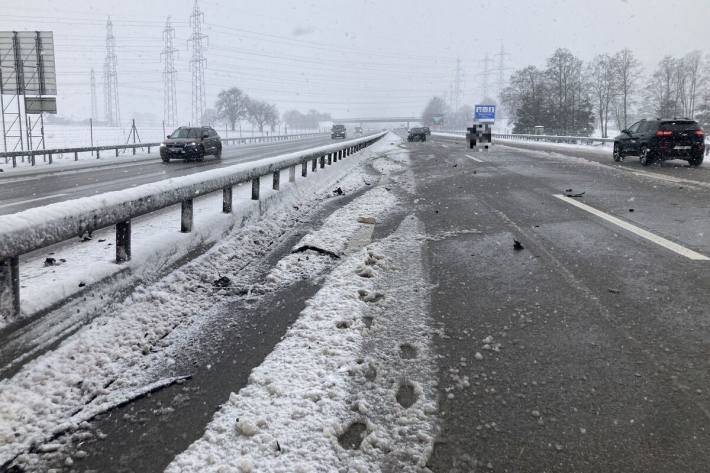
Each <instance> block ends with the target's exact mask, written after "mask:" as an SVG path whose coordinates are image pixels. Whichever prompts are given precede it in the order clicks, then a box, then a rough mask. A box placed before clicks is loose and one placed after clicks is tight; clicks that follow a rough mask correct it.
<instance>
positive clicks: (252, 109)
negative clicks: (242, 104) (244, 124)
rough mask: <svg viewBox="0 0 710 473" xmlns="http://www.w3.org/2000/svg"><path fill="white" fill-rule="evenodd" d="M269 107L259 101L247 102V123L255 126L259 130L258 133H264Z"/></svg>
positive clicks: (269, 112) (251, 100)
mask: <svg viewBox="0 0 710 473" xmlns="http://www.w3.org/2000/svg"><path fill="white" fill-rule="evenodd" d="M271 112H272V111H271V105H269V104H268V103H266V102H262V101H261V100H255V99H249V100H248V101H247V114H248V120H249V123H251V124H252V125H255V126H257V127H258V128H259V133H263V132H264V125H266V123H267V121H268V120H269V117H270V114H271Z"/></svg>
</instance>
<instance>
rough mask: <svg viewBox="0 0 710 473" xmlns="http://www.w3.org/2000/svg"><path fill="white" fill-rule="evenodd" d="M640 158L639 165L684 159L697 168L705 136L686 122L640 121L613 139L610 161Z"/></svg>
mask: <svg viewBox="0 0 710 473" xmlns="http://www.w3.org/2000/svg"><path fill="white" fill-rule="evenodd" d="M627 155H632V156H638V157H639V158H641V165H643V166H648V165H650V164H652V163H653V162H654V161H656V160H659V161H664V160H667V159H685V160H686V161H688V163H689V164H690V165H691V166H700V165H701V164H702V162H703V157H704V156H705V132H704V131H703V129H702V128H701V127H700V125H699V124H698V122H696V121H695V120H690V119H687V118H678V119H675V118H674V119H656V120H641V121H639V122H636V123H634V124H633V125H631V126H630V127H629V128H628V129H626V130H621V134H620V135H619V136H617V137H616V138H614V161H617V162H618V161H621V160H623V159H624V156H627Z"/></svg>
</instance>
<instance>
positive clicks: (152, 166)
mask: <svg viewBox="0 0 710 473" xmlns="http://www.w3.org/2000/svg"><path fill="white" fill-rule="evenodd" d="M330 143H332V140H331V139H330V137H329V136H322V137H315V138H306V139H303V140H297V141H288V142H279V143H260V144H253V145H238V146H231V145H225V146H224V151H223V152H222V159H221V160H217V159H216V158H215V157H214V156H206V157H205V160H204V161H202V162H196V161H181V160H172V161H170V163H163V162H162V161H161V160H160V155H159V154H158V153H156V152H154V153H153V157H154V159H153V160H149V161H135V162H128V163H120V162H117V163H116V164H115V165H111V166H104V165H102V166H101V167H93V168H92V167H89V168H85V167H81V169H71V167H62V168H61V170H52V169H51V166H47V167H45V168H43V170H44V171H45V172H41V173H38V174H31V175H22V176H14V175H13V173H6V175H0V215H2V214H8V213H15V212H20V211H22V210H26V209H28V208H32V207H37V206H42V205H47V204H51V203H54V202H61V201H63V200H69V199H76V198H79V197H87V196H90V195H95V194H100V193H103V192H110V191H116V190H121V189H126V188H129V187H135V186H138V185H141V184H147V183H150V182H155V181H160V180H163V179H168V178H171V177H179V176H185V175H187V174H192V173H195V172H201V171H206V170H209V169H214V168H217V167H225V166H230V165H233V164H237V163H243V162H248V161H255V160H257V159H262V158H266V157H269V156H276V155H279V154H283V153H288V152H291V151H298V150H300V149H306V148H313V147H316V146H320V145H325V144H330ZM99 164H101V163H99Z"/></svg>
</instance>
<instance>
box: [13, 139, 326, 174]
mask: <svg viewBox="0 0 710 473" xmlns="http://www.w3.org/2000/svg"><path fill="white" fill-rule="evenodd" d="M325 134H326V133H299V134H295V135H271V136H249V137H242V138H222V142H223V143H241V144H248V143H269V142H274V141H292V140H300V139H303V138H309V137H313V136H320V135H325ZM159 146H160V143H159V142H158V143H129V144H125V145H105V146H84V147H79V148H52V149H37V150H32V151H29V150H25V151H8V152H5V153H0V158H5V163H7V162H8V161H9V159H10V158H12V167H13V168H15V167H17V158H20V157H27V158H29V160H30V164H31V165H32V166H34V165H35V164H36V160H35V157H36V156H43V157H47V158H48V161H49V164H52V163H53V159H52V157H53V156H54V155H57V154H72V153H73V154H74V161H78V160H79V153H92V154H93V152H96V159H100V157H101V151H110V150H115V152H116V157H118V152H119V150H123V149H130V150H133V154H136V150H137V149H147V150H148V154H150V149H151V148H157V147H159Z"/></svg>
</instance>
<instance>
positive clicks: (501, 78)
mask: <svg viewBox="0 0 710 473" xmlns="http://www.w3.org/2000/svg"><path fill="white" fill-rule="evenodd" d="M508 56H510V54H508V53H506V52H505V48H504V47H503V45H502V44H501V45H500V52H499V53H498V54H496V55H495V57H497V58H498V68H497V69H496V72H498V84H497V86H498V100H500V94H501V92H503V88H504V87H505V71H507V70H509V69H510V68H508V67H506V65H505V62H506V57H508Z"/></svg>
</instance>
